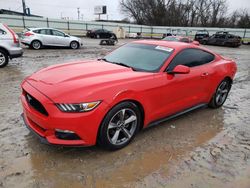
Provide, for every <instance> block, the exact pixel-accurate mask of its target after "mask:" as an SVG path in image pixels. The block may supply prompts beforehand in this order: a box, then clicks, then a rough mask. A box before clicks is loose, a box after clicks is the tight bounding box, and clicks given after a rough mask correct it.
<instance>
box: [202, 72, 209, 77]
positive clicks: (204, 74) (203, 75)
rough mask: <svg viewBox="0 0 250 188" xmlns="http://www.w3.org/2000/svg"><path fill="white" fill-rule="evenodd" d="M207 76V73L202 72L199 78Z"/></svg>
mask: <svg viewBox="0 0 250 188" xmlns="http://www.w3.org/2000/svg"><path fill="white" fill-rule="evenodd" d="M208 75H209V74H208V72H204V73H202V74H201V77H206V76H208Z"/></svg>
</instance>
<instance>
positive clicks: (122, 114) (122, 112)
mask: <svg viewBox="0 0 250 188" xmlns="http://www.w3.org/2000/svg"><path fill="white" fill-rule="evenodd" d="M125 112H126V110H125V109H123V110H121V112H120V120H121V121H123V120H124V117H125Z"/></svg>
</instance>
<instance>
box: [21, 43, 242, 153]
mask: <svg viewBox="0 0 250 188" xmlns="http://www.w3.org/2000/svg"><path fill="white" fill-rule="evenodd" d="M236 69H237V67H236V64H235V62H234V61H232V60H230V59H226V58H224V57H222V56H220V55H218V54H216V53H213V52H211V51H209V50H208V49H206V48H202V47H200V46H197V45H194V44H192V43H190V44H187V43H180V42H169V43H166V41H152V40H149V41H147V40H144V41H135V42H132V43H128V44H126V45H124V46H122V47H120V48H118V49H116V50H114V51H113V52H111V53H110V54H108V55H107V56H105V57H104V58H102V59H99V60H90V61H84V62H82V61H79V62H73V63H68V64H61V65H55V66H50V67H48V68H45V69H42V70H40V71H38V72H36V73H34V74H33V75H31V76H30V77H28V78H26V79H25V80H24V81H23V82H22V95H21V101H22V105H23V118H24V121H25V124H26V125H27V127H28V128H29V129H30V130H31V131H33V132H34V133H36V134H37V135H38V136H39V137H40V139H41V140H42V141H44V142H46V143H49V144H56V145H66V146H90V145H95V144H96V143H98V144H99V145H101V146H102V147H104V148H107V149H112V150H114V149H120V148H122V147H124V146H126V145H127V144H128V143H129V142H130V141H131V140H132V139H133V138H134V136H135V135H136V133H138V131H139V130H141V129H142V128H145V127H148V126H150V125H155V124H158V123H159V122H162V121H165V120H168V119H170V118H171V117H176V116H177V115H181V114H183V113H185V112H189V111H191V110H194V109H197V108H201V107H204V106H209V107H212V108H218V107H220V106H222V105H223V103H224V102H225V100H226V98H227V96H228V93H229V91H230V88H231V84H232V82H233V78H234V76H235V73H236Z"/></svg>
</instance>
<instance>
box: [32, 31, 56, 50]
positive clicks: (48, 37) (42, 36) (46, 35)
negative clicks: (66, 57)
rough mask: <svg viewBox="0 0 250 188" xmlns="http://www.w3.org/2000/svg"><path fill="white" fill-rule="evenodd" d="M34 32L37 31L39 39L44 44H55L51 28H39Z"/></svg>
mask: <svg viewBox="0 0 250 188" xmlns="http://www.w3.org/2000/svg"><path fill="white" fill-rule="evenodd" d="M33 32H34V33H36V35H37V37H38V39H39V40H40V41H41V42H42V44H43V45H45V46H49V45H52V44H53V36H52V34H51V31H50V29H39V30H34V31H33Z"/></svg>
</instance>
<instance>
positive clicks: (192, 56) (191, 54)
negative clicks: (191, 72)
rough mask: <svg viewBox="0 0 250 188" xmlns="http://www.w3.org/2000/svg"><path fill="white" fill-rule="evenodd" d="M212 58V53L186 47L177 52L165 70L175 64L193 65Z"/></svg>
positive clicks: (201, 63) (206, 61)
mask: <svg viewBox="0 0 250 188" xmlns="http://www.w3.org/2000/svg"><path fill="white" fill-rule="evenodd" d="M213 60H214V55H213V54H210V53H209V52H205V51H203V50H200V49H186V50H183V51H181V52H179V53H178V54H177V55H176V56H175V57H174V59H173V60H172V61H171V63H170V64H169V66H168V68H167V71H172V70H173V69H174V68H175V67H176V66H177V65H185V66H188V67H195V66H199V65H203V64H206V63H209V62H211V61H213Z"/></svg>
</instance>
